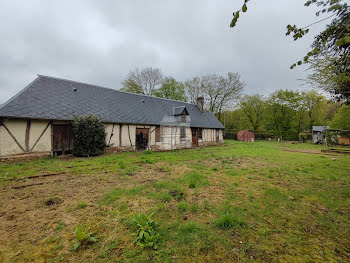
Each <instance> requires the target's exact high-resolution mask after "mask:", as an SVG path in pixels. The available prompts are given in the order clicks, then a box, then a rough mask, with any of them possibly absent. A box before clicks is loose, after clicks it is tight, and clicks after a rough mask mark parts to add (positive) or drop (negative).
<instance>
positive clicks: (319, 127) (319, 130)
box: [312, 126, 329, 132]
mask: <svg viewBox="0 0 350 263" xmlns="http://www.w3.org/2000/svg"><path fill="white" fill-rule="evenodd" d="M326 129H329V126H312V130H313V131H317V132H323V131H324V130H326Z"/></svg>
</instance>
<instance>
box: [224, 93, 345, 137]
mask: <svg viewBox="0 0 350 263" xmlns="http://www.w3.org/2000/svg"><path fill="white" fill-rule="evenodd" d="M220 121H221V122H222V123H224V122H225V126H226V137H227V138H231V137H232V138H233V139H234V137H235V134H236V133H237V132H238V131H240V130H250V131H253V132H254V133H255V134H256V137H257V139H266V138H276V139H277V138H281V139H283V140H298V138H299V134H300V133H302V132H307V131H311V130H312V126H316V125H322V126H323V125H330V126H331V128H334V129H345V130H350V106H347V105H341V104H339V103H336V102H333V101H330V100H327V99H326V98H325V97H324V96H323V95H321V94H319V93H317V91H315V90H311V91H303V92H298V91H290V90H278V91H276V92H273V93H272V94H270V96H268V97H264V96H262V95H245V96H243V97H242V98H241V100H240V102H239V104H238V107H237V108H236V109H234V110H230V111H225V112H224V114H222V115H221V117H220Z"/></svg>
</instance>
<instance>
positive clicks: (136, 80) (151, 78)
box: [121, 67, 163, 95]
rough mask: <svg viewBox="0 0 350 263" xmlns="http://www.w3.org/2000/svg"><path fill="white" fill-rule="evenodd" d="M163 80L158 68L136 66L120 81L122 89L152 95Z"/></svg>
mask: <svg viewBox="0 0 350 263" xmlns="http://www.w3.org/2000/svg"><path fill="white" fill-rule="evenodd" d="M162 82H163V75H162V73H161V71H160V69H158V68H152V67H147V68H144V69H143V70H141V71H140V70H139V69H138V68H136V69H135V70H132V71H130V72H129V73H128V75H127V77H126V79H125V80H124V81H123V82H122V85H123V88H122V89H121V90H122V91H127V92H134V93H139V94H145V95H153V93H154V91H155V90H156V88H157V87H158V86H159V85H161V84H162Z"/></svg>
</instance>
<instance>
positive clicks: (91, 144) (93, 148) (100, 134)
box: [73, 115, 106, 157]
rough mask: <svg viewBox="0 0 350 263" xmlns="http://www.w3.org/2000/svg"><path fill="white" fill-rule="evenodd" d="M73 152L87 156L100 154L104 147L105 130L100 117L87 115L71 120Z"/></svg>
mask: <svg viewBox="0 0 350 263" xmlns="http://www.w3.org/2000/svg"><path fill="white" fill-rule="evenodd" d="M73 138H74V148H73V154H74V155H76V156H82V157H89V156H96V155H100V154H102V153H103V152H104V148H105V147H106V132H105V127H104V124H103V122H102V120H101V119H99V118H98V117H96V116H93V115H89V116H86V117H76V118H74V120H73Z"/></svg>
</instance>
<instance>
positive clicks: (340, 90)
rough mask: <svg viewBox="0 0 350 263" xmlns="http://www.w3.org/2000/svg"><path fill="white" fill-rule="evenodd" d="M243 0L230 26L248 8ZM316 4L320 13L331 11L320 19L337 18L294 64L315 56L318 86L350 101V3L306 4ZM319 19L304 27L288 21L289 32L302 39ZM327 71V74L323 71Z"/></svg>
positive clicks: (314, 1)
mask: <svg viewBox="0 0 350 263" xmlns="http://www.w3.org/2000/svg"><path fill="white" fill-rule="evenodd" d="M243 2H244V3H243V6H242V8H241V9H240V10H238V11H237V12H234V13H233V19H232V21H231V24H230V27H235V26H236V24H237V21H238V19H239V16H240V13H241V12H246V11H247V3H248V2H249V0H244V1H243ZM313 4H315V5H317V6H318V7H320V10H319V11H317V12H316V16H320V15H321V14H331V15H330V16H328V17H326V18H324V19H321V20H320V21H318V22H316V23H319V22H322V21H325V20H327V19H330V18H333V20H332V22H331V23H330V24H328V25H327V27H326V29H325V30H324V31H322V32H321V33H320V34H319V35H317V36H316V37H315V40H314V42H313V43H312V45H311V48H312V49H311V51H309V52H308V53H307V54H306V55H305V57H304V58H303V59H302V60H300V61H298V62H297V63H295V64H293V65H292V66H291V68H294V67H296V66H297V65H302V64H304V63H310V60H311V61H312V62H311V69H313V70H314V71H315V73H316V75H313V76H312V77H311V81H312V82H313V83H314V84H316V85H318V87H320V88H323V89H324V90H326V91H328V92H331V93H332V94H333V95H335V97H337V98H338V99H342V100H345V101H346V102H347V103H350V77H349V75H350V49H349V47H350V27H349V24H350V6H349V5H348V3H347V1H345V0H309V1H307V2H306V3H305V6H310V5H313ZM316 23H313V24H311V25H308V26H306V27H303V28H298V27H297V26H296V25H293V26H292V25H288V26H287V33H286V35H291V34H293V38H294V40H298V39H300V38H302V37H303V36H304V35H305V34H307V33H308V32H309V28H310V26H312V25H314V24H316ZM324 73H326V75H323V74H324ZM309 80H310V79H309ZM324 84H326V85H324Z"/></svg>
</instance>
